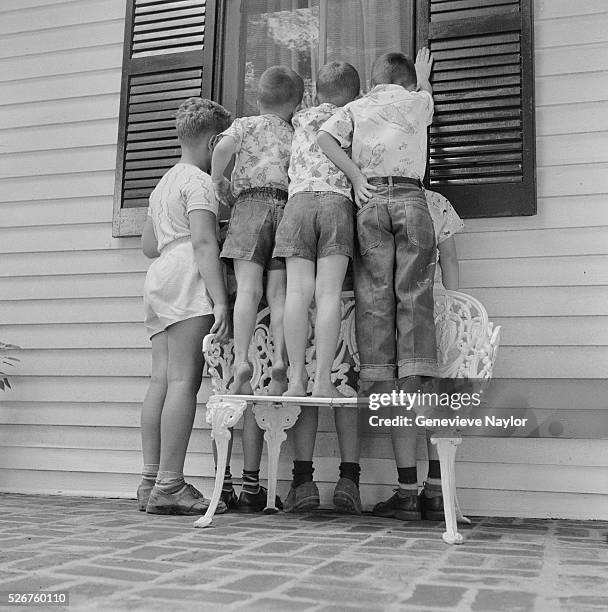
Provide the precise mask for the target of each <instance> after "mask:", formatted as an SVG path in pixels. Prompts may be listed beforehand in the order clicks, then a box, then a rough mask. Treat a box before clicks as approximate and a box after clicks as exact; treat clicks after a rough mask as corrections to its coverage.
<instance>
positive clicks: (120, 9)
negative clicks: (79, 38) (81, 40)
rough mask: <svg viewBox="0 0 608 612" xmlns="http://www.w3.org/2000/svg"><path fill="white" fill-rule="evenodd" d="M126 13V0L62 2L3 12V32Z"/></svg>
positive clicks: (0, 31)
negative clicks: (13, 11)
mask: <svg viewBox="0 0 608 612" xmlns="http://www.w3.org/2000/svg"><path fill="white" fill-rule="evenodd" d="M124 14H125V3H124V0H104V2H99V1H98V0H81V1H80V2H68V3H62V2H61V3H57V4H55V5H50V6H42V7H40V6H37V7H33V8H31V9H24V10H22V11H18V12H15V13H7V14H5V15H3V17H2V19H1V20H0V34H9V35H14V34H15V33H21V32H32V31H38V30H45V29H47V28H66V27H69V26H74V25H81V24H83V23H95V22H99V21H111V20H113V19H123V18H124Z"/></svg>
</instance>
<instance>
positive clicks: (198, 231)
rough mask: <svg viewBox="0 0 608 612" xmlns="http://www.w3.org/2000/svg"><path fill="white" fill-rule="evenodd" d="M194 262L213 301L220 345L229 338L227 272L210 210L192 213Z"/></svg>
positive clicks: (190, 215)
mask: <svg viewBox="0 0 608 612" xmlns="http://www.w3.org/2000/svg"><path fill="white" fill-rule="evenodd" d="M188 216H189V219H190V231H191V233H192V248H193V249H194V259H195V261H196V264H197V266H198V269H199V272H200V274H201V276H202V277H203V281H204V282H205V288H206V289H207V292H208V293H209V295H210V296H211V300H212V301H213V316H214V317H215V323H214V324H213V327H212V328H211V332H210V333H212V334H216V339H217V340H218V342H224V341H225V340H227V338H228V332H229V329H230V325H229V317H228V293H227V291H226V285H225V284H224V270H223V268H222V263H221V261H220V249H219V245H218V243H217V237H216V233H215V224H216V217H215V214H214V213H213V212H211V211H210V210H192V211H190V213H189V215H188Z"/></svg>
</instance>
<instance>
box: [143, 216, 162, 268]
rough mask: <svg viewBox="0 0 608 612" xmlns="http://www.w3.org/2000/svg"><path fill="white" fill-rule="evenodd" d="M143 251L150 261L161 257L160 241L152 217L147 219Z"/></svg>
mask: <svg viewBox="0 0 608 612" xmlns="http://www.w3.org/2000/svg"><path fill="white" fill-rule="evenodd" d="M141 250H142V251H143V252H144V255H145V256H146V257H148V258H150V259H154V258H155V257H160V253H159V252H158V241H157V240H156V234H155V233H154V225H153V224H152V217H146V223H145V225H144V231H143V232H142V234H141Z"/></svg>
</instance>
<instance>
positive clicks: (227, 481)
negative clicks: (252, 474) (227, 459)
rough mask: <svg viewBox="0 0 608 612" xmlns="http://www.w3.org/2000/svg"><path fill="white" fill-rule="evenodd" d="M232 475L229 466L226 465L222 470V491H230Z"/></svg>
mask: <svg viewBox="0 0 608 612" xmlns="http://www.w3.org/2000/svg"><path fill="white" fill-rule="evenodd" d="M232 488H233V487H232V474H231V473H230V466H229V465H227V466H226V469H225V470H224V484H223V485H222V491H226V492H228V493H229V492H230V491H232Z"/></svg>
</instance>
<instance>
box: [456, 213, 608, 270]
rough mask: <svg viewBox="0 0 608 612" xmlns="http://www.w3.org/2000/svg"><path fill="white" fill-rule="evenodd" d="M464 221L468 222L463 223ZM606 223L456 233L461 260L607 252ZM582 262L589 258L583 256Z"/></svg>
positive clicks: (607, 231)
mask: <svg viewBox="0 0 608 612" xmlns="http://www.w3.org/2000/svg"><path fill="white" fill-rule="evenodd" d="M465 223H468V221H467V222H465ZM607 237H608V225H606V226H597V227H585V228H560V229H553V230H552V229H543V230H522V231H515V230H514V231H511V232H505V233H502V234H501V233H494V232H480V233H478V234H477V233H472V232H467V233H463V234H457V235H456V245H457V247H458V256H459V258H461V259H485V258H490V257H493V258H495V259H501V258H503V257H504V258H509V257H526V258H527V257H546V256H558V255H559V256H565V255H573V256H574V255H606V254H608V239H607ZM585 261H588V259H587V258H585Z"/></svg>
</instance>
